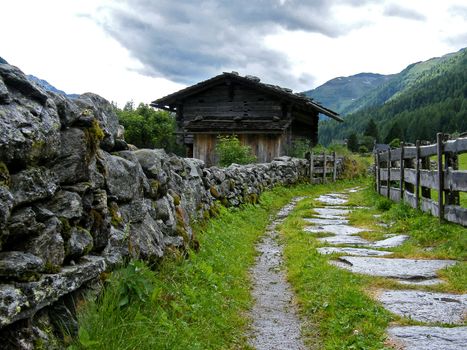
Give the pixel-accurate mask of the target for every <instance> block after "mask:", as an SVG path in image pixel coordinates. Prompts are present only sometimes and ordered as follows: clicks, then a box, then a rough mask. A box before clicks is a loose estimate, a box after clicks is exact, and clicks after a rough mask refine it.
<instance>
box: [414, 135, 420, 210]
mask: <svg viewBox="0 0 467 350" xmlns="http://www.w3.org/2000/svg"><path fill="white" fill-rule="evenodd" d="M415 148H416V154H415V173H416V178H415V201H416V203H417V205H416V207H415V208H419V207H420V141H419V140H417V142H416V144H415Z"/></svg>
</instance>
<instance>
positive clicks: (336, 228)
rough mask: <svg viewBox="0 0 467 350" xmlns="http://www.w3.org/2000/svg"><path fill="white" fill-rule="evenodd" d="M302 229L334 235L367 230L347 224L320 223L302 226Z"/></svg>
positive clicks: (352, 233)
mask: <svg viewBox="0 0 467 350" xmlns="http://www.w3.org/2000/svg"><path fill="white" fill-rule="evenodd" d="M304 231H305V232H310V233H321V232H328V233H332V234H334V235H336V236H349V235H355V234H357V233H360V232H365V231H368V230H366V229H362V228H358V227H353V226H349V225H321V226H307V227H305V228H304Z"/></svg>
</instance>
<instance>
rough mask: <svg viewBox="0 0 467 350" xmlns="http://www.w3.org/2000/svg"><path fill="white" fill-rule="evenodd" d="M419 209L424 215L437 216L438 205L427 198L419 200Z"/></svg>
mask: <svg viewBox="0 0 467 350" xmlns="http://www.w3.org/2000/svg"><path fill="white" fill-rule="evenodd" d="M420 209H421V210H422V211H424V212H425V213H430V214H431V215H433V216H438V203H436V202H435V201H433V200H431V199H429V198H425V197H421V198H420Z"/></svg>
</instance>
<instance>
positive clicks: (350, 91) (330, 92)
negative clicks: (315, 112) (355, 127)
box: [304, 73, 392, 113]
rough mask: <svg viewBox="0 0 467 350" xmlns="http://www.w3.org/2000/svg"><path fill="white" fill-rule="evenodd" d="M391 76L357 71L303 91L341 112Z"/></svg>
mask: <svg viewBox="0 0 467 350" xmlns="http://www.w3.org/2000/svg"><path fill="white" fill-rule="evenodd" d="M391 77H392V76H391V75H382V74H375V73H359V74H356V75H352V76H349V77H338V78H334V79H332V80H329V81H328V82H326V83H324V84H323V85H321V86H319V87H317V88H316V89H313V90H309V91H305V92H304V93H305V94H306V95H307V96H309V97H311V98H313V99H314V100H316V101H318V102H320V103H322V104H323V105H324V106H326V107H327V108H330V109H332V110H333V111H336V112H338V113H343V112H344V111H346V110H348V109H349V108H351V106H352V104H353V103H354V102H355V101H357V100H359V99H360V98H361V97H363V96H365V95H367V94H368V93H370V92H371V91H373V90H374V89H375V88H377V87H379V86H380V85H381V84H383V83H385V82H387V81H388V80H390V79H391Z"/></svg>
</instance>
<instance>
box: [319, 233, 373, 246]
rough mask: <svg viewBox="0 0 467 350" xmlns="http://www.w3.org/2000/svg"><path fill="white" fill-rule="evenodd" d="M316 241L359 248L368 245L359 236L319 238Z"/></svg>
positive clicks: (367, 242)
mask: <svg viewBox="0 0 467 350" xmlns="http://www.w3.org/2000/svg"><path fill="white" fill-rule="evenodd" d="M318 241H321V242H326V243H329V244H335V245H337V244H347V245H354V246H361V245H368V244H370V242H369V241H367V240H366V239H363V238H362V237H359V236H344V235H341V236H330V237H321V238H318Z"/></svg>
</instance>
